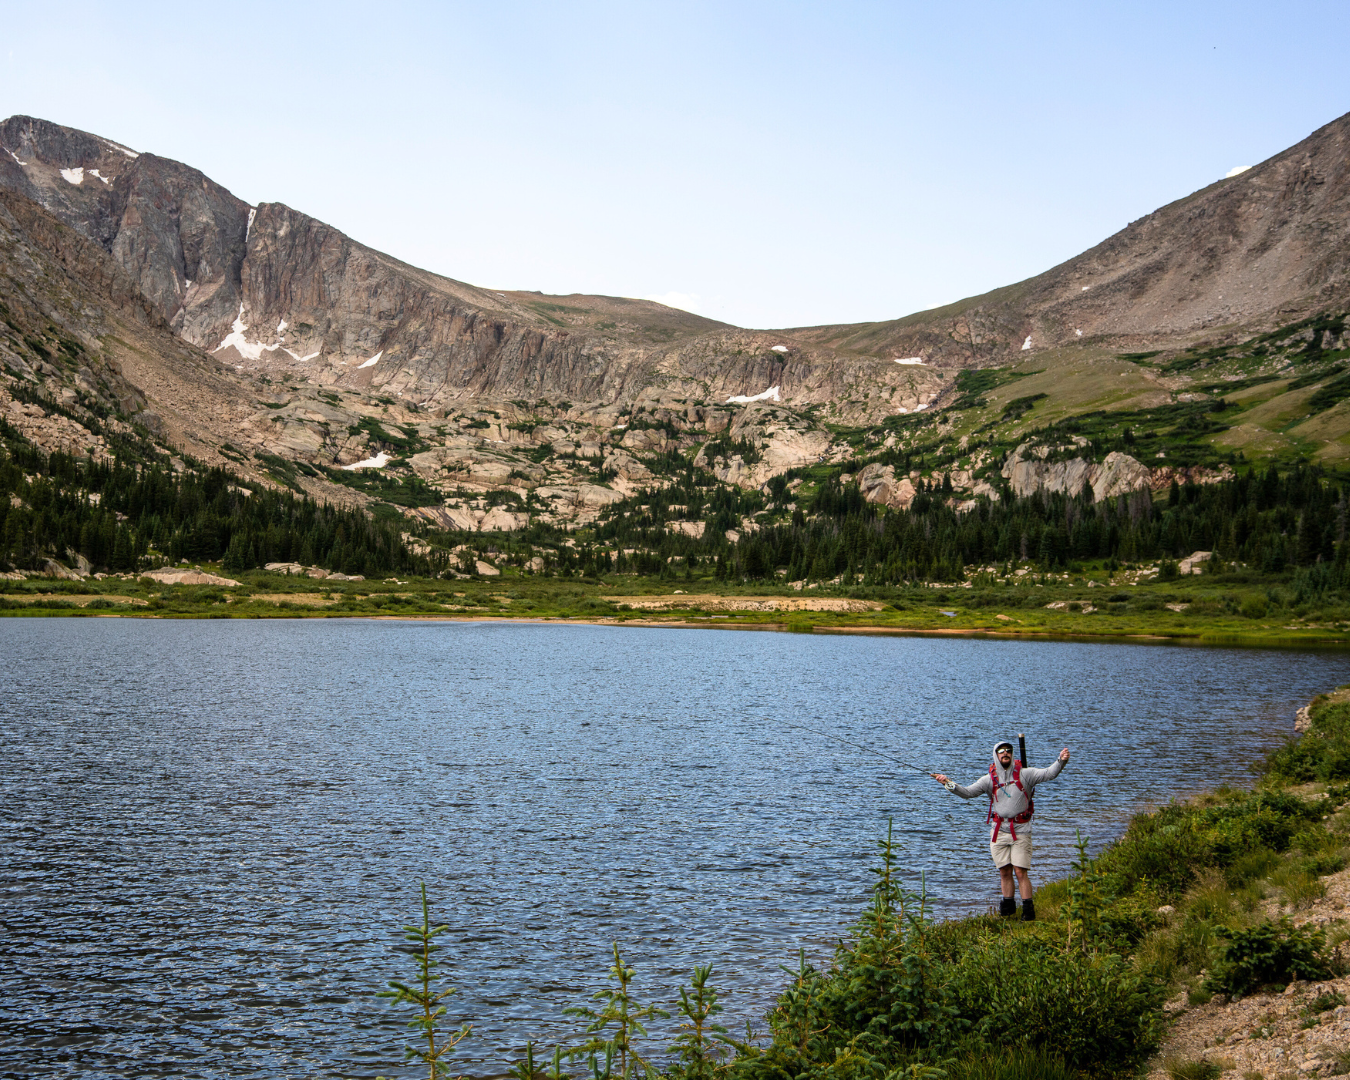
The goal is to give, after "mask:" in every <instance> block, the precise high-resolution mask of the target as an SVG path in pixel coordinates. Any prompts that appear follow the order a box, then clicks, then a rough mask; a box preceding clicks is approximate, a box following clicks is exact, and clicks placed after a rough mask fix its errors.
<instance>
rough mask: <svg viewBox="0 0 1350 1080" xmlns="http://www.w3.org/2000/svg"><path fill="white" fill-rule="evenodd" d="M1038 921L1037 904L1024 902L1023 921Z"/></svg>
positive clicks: (1030, 901) (1028, 901) (1031, 901)
mask: <svg viewBox="0 0 1350 1080" xmlns="http://www.w3.org/2000/svg"><path fill="white" fill-rule="evenodd" d="M1035 919H1036V903H1035V901H1033V900H1023V901H1022V921H1023V922H1034V921H1035Z"/></svg>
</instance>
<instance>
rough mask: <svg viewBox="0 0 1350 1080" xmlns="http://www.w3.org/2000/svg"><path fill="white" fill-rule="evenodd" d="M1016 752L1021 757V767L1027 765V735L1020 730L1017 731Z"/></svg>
mask: <svg viewBox="0 0 1350 1080" xmlns="http://www.w3.org/2000/svg"><path fill="white" fill-rule="evenodd" d="M1017 754H1018V757H1020V758H1021V759H1022V768H1024V769H1025V768H1026V767H1027V737H1026V736H1025V735H1023V734H1022V733H1021V732H1020V731H1019V732H1018V733H1017Z"/></svg>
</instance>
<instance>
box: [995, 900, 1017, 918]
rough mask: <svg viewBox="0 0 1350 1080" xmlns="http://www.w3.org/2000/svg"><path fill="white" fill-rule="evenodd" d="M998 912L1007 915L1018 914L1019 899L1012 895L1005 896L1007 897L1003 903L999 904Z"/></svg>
mask: <svg viewBox="0 0 1350 1080" xmlns="http://www.w3.org/2000/svg"><path fill="white" fill-rule="evenodd" d="M998 913H999V914H1000V915H1005V916H1006V915H1016V914H1017V901H1016V900H1014V899H1013V898H1012V897H1011V896H1005V897H1004V898H1003V903H1001V904H999V906H998Z"/></svg>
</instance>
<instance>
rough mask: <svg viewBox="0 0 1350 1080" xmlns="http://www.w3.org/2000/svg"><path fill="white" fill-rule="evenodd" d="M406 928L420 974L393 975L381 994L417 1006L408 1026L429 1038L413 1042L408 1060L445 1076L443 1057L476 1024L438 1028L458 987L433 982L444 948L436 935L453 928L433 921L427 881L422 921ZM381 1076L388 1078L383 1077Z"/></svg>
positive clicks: (438, 1078) (436, 1078)
mask: <svg viewBox="0 0 1350 1080" xmlns="http://www.w3.org/2000/svg"><path fill="white" fill-rule="evenodd" d="M403 929H404V931H405V934H404V940H405V941H411V942H412V943H413V944H414V945H415V946H416V949H415V950H414V955H415V956H416V958H417V978H416V979H415V980H413V983H414V985H413V986H408V984H407V983H403V982H399V981H398V980H397V979H392V980H390V982H389V986H390V987H391V989H389V990H381V991H380V992H379V994H378V995H377V996H379V997H385V998H390V999H391V1004H394V1005H403V1004H407V1005H411V1006H412V1007H413V1008H414V1010H417V1012H416V1015H414V1017H413V1019H411V1020H409V1021H408V1026H409V1027H410V1028H417V1029H418V1030H419V1032H420V1035H419V1040H421V1039H425V1040H426V1045H425V1046H424V1047H423V1046H409V1047H408V1048H407V1049H406V1050H405V1052H404V1060H405V1061H412V1060H413V1059H416V1060H418V1061H420V1062H421V1063H422V1064H423V1065H425V1066H427V1069H428V1070H429V1071H428V1073H427V1077H428V1080H442V1078H443V1077H449V1076H450V1068H449V1066H448V1065H447V1064H446V1063H445V1062H444V1061H443V1060H442V1059H443V1058H445V1057H446V1056H447V1055H448V1054H449V1053H450V1051H452V1050H453V1049H454V1048H455V1047H456V1046H458V1045H459V1044H460V1043H461V1042H462V1041H463V1040H464V1039H465V1037H466V1036H468V1034H469V1032H470V1031H471V1030H472V1028H473V1025H472V1024H465V1025H464V1026H463V1027H461V1028H460V1029H459V1030H458V1031H456V1032H454V1033H453V1034H451V1035H447V1036H446V1037H445V1038H440V1037H439V1035H438V1033H437V1030H436V1024H437V1021H439V1020H440V1019H441V1017H443V1016H444V1015H445V1005H444V1004H443V1003H444V1002H445V1000H446V999H447V998H449V997H450V995H451V994H453V993H454V992H455V988H454V987H453V986H447V987H445V988H444V989H443V990H437V989H435V988H434V985H433V984H434V983H435V982H436V981H437V979H438V978H439V976H437V975H436V974H435V972H434V971H433V970H432V969H433V968H435V967H436V960H435V958H434V957H433V956H432V954H433V953H437V952H440V950H441V946H439V945H437V944H435V943H434V939H435V938H436V936H437V935H439V934H441V933H443V932H444V931H446V930H448V929H450V928H449V927H448V926H444V925H442V926H432V925H431V916H430V913H429V912H428V910H427V886H426V882H423V883H422V925H421V926H405V927H404V928H403ZM380 1080H384V1078H383V1077H381V1078H380Z"/></svg>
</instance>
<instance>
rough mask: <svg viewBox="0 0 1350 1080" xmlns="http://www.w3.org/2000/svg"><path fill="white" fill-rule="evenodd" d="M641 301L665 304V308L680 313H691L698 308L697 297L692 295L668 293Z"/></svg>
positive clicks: (644, 298)
mask: <svg viewBox="0 0 1350 1080" xmlns="http://www.w3.org/2000/svg"><path fill="white" fill-rule="evenodd" d="M642 299H643V300H650V301H651V302H652V303H654V304H665V305H666V307H673V308H679V309H680V310H681V311H690V312H692V311H693V310H694V308H696V307H697V306H698V297H697V296H695V295H694V294H693V293H683V292H668V293H661V294H660V295H659V296H644V297H642Z"/></svg>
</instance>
